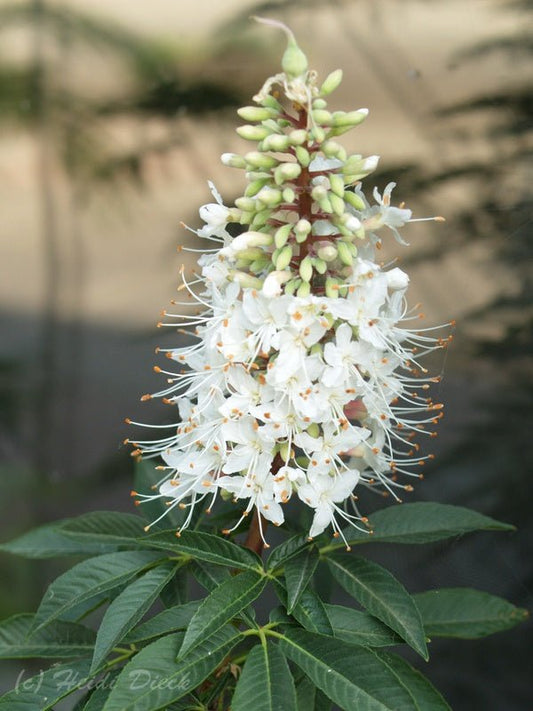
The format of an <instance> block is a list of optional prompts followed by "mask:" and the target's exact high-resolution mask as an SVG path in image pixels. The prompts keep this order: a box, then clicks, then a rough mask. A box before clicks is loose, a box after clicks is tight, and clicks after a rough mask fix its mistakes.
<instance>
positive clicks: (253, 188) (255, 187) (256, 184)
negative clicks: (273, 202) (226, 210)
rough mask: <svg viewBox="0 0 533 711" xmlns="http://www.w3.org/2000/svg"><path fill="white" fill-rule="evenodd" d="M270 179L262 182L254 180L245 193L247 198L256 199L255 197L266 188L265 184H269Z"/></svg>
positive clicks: (262, 179)
mask: <svg viewBox="0 0 533 711" xmlns="http://www.w3.org/2000/svg"><path fill="white" fill-rule="evenodd" d="M268 180H269V178H261V179H260V180H253V181H252V182H251V183H249V184H248V185H247V186H246V190H245V191H244V196H245V197H254V195H257V193H258V192H259V191H260V190H261V188H263V187H264V186H265V184H266V183H267V182H268Z"/></svg>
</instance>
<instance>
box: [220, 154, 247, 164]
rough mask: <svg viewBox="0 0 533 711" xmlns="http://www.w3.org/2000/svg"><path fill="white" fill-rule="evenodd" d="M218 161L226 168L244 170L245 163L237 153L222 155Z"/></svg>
mask: <svg viewBox="0 0 533 711" xmlns="http://www.w3.org/2000/svg"><path fill="white" fill-rule="evenodd" d="M220 161H221V162H222V164H223V165H226V166H228V168H246V161H245V160H244V158H243V157H242V156H240V155H238V154H237V153H223V154H222V155H221V156H220Z"/></svg>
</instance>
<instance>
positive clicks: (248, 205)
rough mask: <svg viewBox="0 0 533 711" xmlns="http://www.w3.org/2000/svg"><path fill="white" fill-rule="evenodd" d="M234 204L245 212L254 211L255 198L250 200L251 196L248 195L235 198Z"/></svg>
mask: <svg viewBox="0 0 533 711" xmlns="http://www.w3.org/2000/svg"><path fill="white" fill-rule="evenodd" d="M235 205H236V206H237V207H238V208H239V210H243V211H245V212H254V211H255V200H252V198H248V197H240V198H237V199H236V200H235Z"/></svg>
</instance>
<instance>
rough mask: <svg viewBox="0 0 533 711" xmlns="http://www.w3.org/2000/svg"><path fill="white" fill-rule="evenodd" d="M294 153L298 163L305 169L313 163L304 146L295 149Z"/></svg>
mask: <svg viewBox="0 0 533 711" xmlns="http://www.w3.org/2000/svg"><path fill="white" fill-rule="evenodd" d="M294 153H295V154H296V159H297V161H298V163H299V164H300V165H301V166H303V167H304V168H307V166H308V165H309V163H310V162H311V156H310V155H309V151H308V150H307V149H306V148H304V147H303V146H296V147H295V149H294Z"/></svg>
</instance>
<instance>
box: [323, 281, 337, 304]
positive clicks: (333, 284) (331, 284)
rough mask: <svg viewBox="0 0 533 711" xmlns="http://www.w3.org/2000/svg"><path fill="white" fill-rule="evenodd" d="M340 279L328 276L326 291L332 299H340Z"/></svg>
mask: <svg viewBox="0 0 533 711" xmlns="http://www.w3.org/2000/svg"><path fill="white" fill-rule="evenodd" d="M338 284H339V280H338V279H335V277H326V284H325V287H324V289H325V292H326V296H329V298H330V299H338V298H339V286H338Z"/></svg>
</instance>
